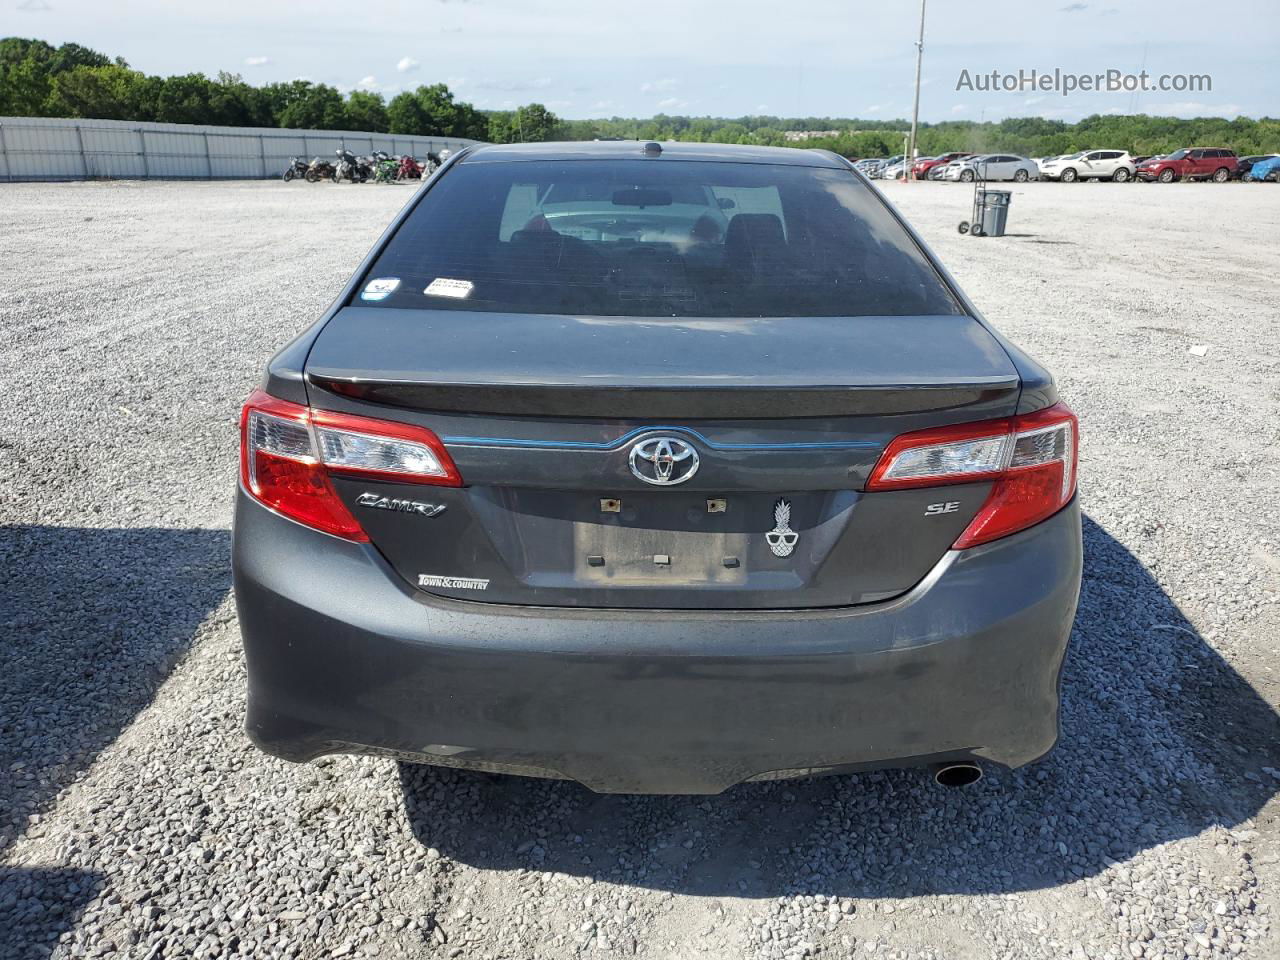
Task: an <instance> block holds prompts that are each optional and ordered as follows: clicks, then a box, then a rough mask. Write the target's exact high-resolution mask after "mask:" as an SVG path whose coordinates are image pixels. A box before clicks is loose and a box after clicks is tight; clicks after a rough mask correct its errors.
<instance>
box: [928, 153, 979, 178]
mask: <svg viewBox="0 0 1280 960" xmlns="http://www.w3.org/2000/svg"><path fill="white" fill-rule="evenodd" d="M967 159H969V158H968V157H962V158H960V159H959V160H952V161H951V162H950V163H944V164H940V165H938V166H936V167H934V168H933V169H932V170H930V171H929V179H930V180H958V179H959V176H958V174H959V171H960V166H961V164H963V163H964V162H965V160H967Z"/></svg>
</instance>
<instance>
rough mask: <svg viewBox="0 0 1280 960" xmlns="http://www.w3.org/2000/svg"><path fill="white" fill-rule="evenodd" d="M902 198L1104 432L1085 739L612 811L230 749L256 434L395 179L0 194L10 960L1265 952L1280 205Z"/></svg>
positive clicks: (1097, 477)
mask: <svg viewBox="0 0 1280 960" xmlns="http://www.w3.org/2000/svg"><path fill="white" fill-rule="evenodd" d="M884 189H885V190H886V192H888V193H889V194H890V196H891V197H892V198H893V199H894V201H895V202H897V203H899V204H900V206H901V207H902V209H903V210H904V211H905V212H906V213H907V215H908V216H909V217H910V218H911V219H912V221H913V222H914V223H915V224H916V225H917V226H918V227H919V228H920V229H921V230H922V231H923V232H924V234H925V236H926V238H927V239H928V240H929V241H930V242H931V243H933V244H934V245H935V249H937V250H938V251H939V253H940V254H941V255H942V257H943V259H944V261H945V262H947V263H948V264H949V265H950V266H951V268H952V269H953V271H954V272H955V273H956V275H957V277H958V279H959V280H960V281H961V283H963V284H964V285H965V286H966V288H967V290H968V291H969V292H970V293H971V294H972V295H973V296H974V298H975V299H976V300H977V301H978V302H979V303H980V304H982V305H983V306H984V308H985V309H986V310H987V311H988V316H989V317H990V318H991V319H992V320H993V321H995V322H996V323H997V324H998V325H999V326H1000V327H1001V328H1002V329H1003V330H1004V331H1005V332H1007V333H1008V334H1010V335H1011V336H1012V337H1013V338H1014V339H1015V340H1017V341H1018V342H1020V343H1021V344H1023V345H1024V346H1025V347H1027V348H1028V349H1029V350H1030V351H1031V352H1032V353H1034V354H1035V355H1036V356H1037V357H1039V358H1041V359H1042V360H1044V361H1046V362H1047V363H1048V364H1049V365H1050V366H1051V367H1052V368H1053V369H1054V370H1055V371H1056V372H1057V373H1058V375H1059V377H1060V383H1061V387H1062V390H1063V392H1064V394H1065V395H1066V396H1067V397H1068V398H1069V400H1070V402H1071V403H1072V404H1073V405H1074V406H1075V408H1076V409H1077V411H1078V412H1079V413H1080V415H1081V420H1082V429H1083V431H1084V456H1083V462H1082V467H1081V474H1082V497H1083V503H1084V506H1085V509H1086V513H1087V515H1088V518H1087V520H1086V529H1085V535H1086V541H1087V553H1088V556H1087V566H1086V575H1085V584H1084V594H1083V598H1082V604H1081V610H1080V617H1079V621H1078V624H1077V630H1076V636H1075V641H1074V645H1073V648H1072V653H1071V656H1070V658H1069V663H1068V665H1067V669H1066V675H1065V677H1064V688H1065V697H1066V699H1065V729H1064V739H1063V743H1062V745H1061V746H1060V747H1059V749H1058V750H1057V751H1056V752H1055V753H1054V754H1053V755H1052V756H1051V757H1050V758H1049V759H1048V760H1047V761H1045V762H1044V763H1042V764H1039V765H1036V766H1034V767H1031V768H1027V769H1024V770H1023V771H1019V772H1017V773H1012V774H1008V773H1005V774H999V773H997V774H994V775H991V776H989V777H988V778H987V779H986V780H984V781H983V782H982V783H981V784H979V785H978V786H977V787H974V788H970V789H968V790H965V791H953V792H946V791H942V790H941V789H939V788H936V787H934V786H933V785H931V784H930V783H929V782H928V781H927V780H926V778H925V777H923V776H922V775H921V774H920V773H918V772H910V771H905V772H886V773H869V774H864V775H860V776H847V777H837V778H829V779H825V780H814V781H802V782H794V783H777V784H762V785H751V786H744V787H739V788H736V789H734V790H731V791H729V792H728V793H726V794H725V795H723V796H720V797H712V798H663V797H656V798H655V797H650V798H629V797H601V796H596V795H593V794H590V793H588V792H587V791H585V790H583V789H582V788H580V787H577V786H575V785H573V784H564V783H555V782H544V781H525V780H520V779H515V778H501V777H487V776H482V775H471V774H462V773H458V772H453V771H447V770H435V769H429V768H418V767H411V766H404V767H399V766H397V765H396V764H395V763H394V762H392V761H389V760H381V759H368V758H365V759H354V758H331V759H327V760H324V761H321V762H319V763H316V764H313V765H309V766H301V767H300V766H291V765H288V764H285V763H282V762H279V761H276V760H272V759H269V758H267V757H265V756H263V755H261V754H259V753H258V752H257V751H256V750H254V749H253V748H252V747H251V746H250V745H249V744H248V742H247V741H246V739H245V737H244V735H243V733H242V731H241V723H242V717H243V710H244V700H243V688H244V671H243V664H242V660H241V656H240V651H239V646H238V639H237V634H236V624H235V614H234V607H233V605H232V603H231V600H230V597H229V596H228V589H229V578H228V573H227V561H228V551H229V534H228V525H229V520H230V501H231V491H232V488H233V483H234V474H235V455H234V454H235V413H236V410H237V408H238V405H239V403H240V401H241V400H242V399H243V398H244V396H245V395H246V394H247V393H248V391H249V389H250V388H251V387H252V385H253V384H254V383H255V381H256V379H257V376H258V373H259V369H260V366H261V363H262V361H263V360H264V359H265V358H266V356H267V355H268V353H269V352H270V351H271V350H272V349H273V348H274V347H275V346H276V345H279V344H280V343H282V342H284V341H285V340H287V339H288V338H289V337H290V336H291V335H292V334H293V333H294V332H295V331H296V330H297V329H298V328H300V327H301V326H303V325H304V324H306V323H307V322H308V321H309V320H310V319H312V318H313V317H314V316H315V315H316V313H317V312H318V311H319V310H321V309H322V308H323V306H324V305H325V304H326V302H327V301H328V299H329V298H330V297H332V296H333V295H334V294H335V293H336V292H337V290H338V288H339V286H340V284H341V283H342V281H343V280H344V279H345V278H346V276H347V274H348V273H349V271H350V270H351V269H352V268H353V266H354V265H355V263H356V262H357V260H358V258H359V257H360V256H361V254H362V253H363V252H364V251H365V249H366V248H367V247H368V245H369V244H370V243H371V242H372V241H373V239H374V238H375V237H376V235H377V233H378V232H379V230H380V229H381V225H382V224H383V223H385V222H386V220H387V219H388V218H389V217H390V215H391V214H392V212H393V211H394V210H395V209H396V208H397V207H398V206H399V205H400V204H401V203H402V202H403V201H404V200H405V199H406V198H407V196H408V189H407V188H403V187H391V186H386V187H382V186H372V185H370V186H363V187H356V186H349V185H344V186H340V187H333V186H331V185H327V184H322V185H317V186H307V185H303V184H291V185H284V184H279V183H233V184H203V183H201V184H166V183H144V184H139V183H93V184H59V185H36V184H21V185H6V186H0V195H2V196H3V203H0V263H2V264H3V267H0V270H2V271H3V279H4V282H3V283H2V284H0V330H3V335H4V341H3V348H2V349H0V382H2V383H4V384H5V386H6V389H5V398H6V406H5V414H4V419H3V423H2V425H0V525H3V526H0V559H2V561H3V563H2V564H0V624H3V626H2V627H0V630H2V631H3V632H2V633H0V956H3V957H6V958H7V957H22V958H27V957H32V958H34V957H57V958H63V957H82V956H109V955H114V956H124V957H138V958H149V960H154V958H159V957H170V958H172V957H229V956H253V957H274V956H282V957H307V958H310V957H330V956H332V957H343V956H347V957H356V956H378V957H398V956H407V957H431V958H436V957H442V958H450V957H465V958H468V960H470V958H486V957H491V958H499V957H502V958H512V960H516V958H520V960H524V958H531V957H535V956H536V957H539V958H568V957H577V956H589V957H595V956H600V957H612V956H618V957H630V956H638V957H651V958H688V957H733V958H739V957H748V958H755V957H763V958H783V957H788V958H790V957H802V956H814V955H816V956H820V957H821V956H832V957H862V956H867V957H879V958H895V960H906V958H913V960H952V958H961V960H968V958H993V960H995V958H1001V960H1003V958H1046V960H1048V958H1054V960H1057V958H1068V957H1069V958H1073V960H1077V958H1085V957H1089V958H1111V960H1124V958H1160V957H1164V958H1182V957H1196V958H1200V957H1232V956H1243V957H1253V958H1270V957H1275V956H1277V955H1280V941H1278V940H1277V935H1276V933H1275V930H1274V929H1273V926H1272V917H1273V914H1274V912H1275V911H1276V910H1277V908H1278V907H1280V824H1278V823H1277V813H1278V812H1280V804H1278V803H1277V800H1276V795H1277V792H1280V716H1278V714H1277V702H1278V701H1280V688H1278V687H1277V680H1276V670H1277V668H1278V666H1280V522H1278V521H1277V516H1278V513H1277V507H1276V505H1277V503H1280V496H1278V495H1280V455H1278V454H1277V449H1278V446H1277V440H1278V439H1280V437H1278V436H1277V434H1278V433H1280V346H1278V345H1280V310H1278V309H1277V308H1278V307H1280V296H1278V295H1277V288H1276V285H1275V279H1274V278H1275V277H1276V276H1278V275H1280V252H1278V251H1277V250H1276V249H1275V247H1274V245H1272V246H1271V247H1269V248H1267V249H1262V248H1261V247H1262V245H1261V244H1258V243H1257V242H1256V240H1257V239H1258V238H1261V237H1274V236H1276V235H1277V231H1278V228H1280V204H1277V203H1276V202H1275V201H1276V200H1278V199H1280V191H1277V190H1276V189H1268V187H1266V186H1261V185H1257V186H1251V185H1236V184H1230V185H1224V186H1218V185H1181V184H1177V185H1172V186H1169V187H1162V186H1155V185H1153V186H1146V185H1141V186H1139V185H1133V186H1123V187H1121V186H1118V185H1110V184H1101V185H1057V184H1028V185H1027V186H1025V187H1018V188H1015V192H1014V201H1013V207H1012V211H1011V227H1010V229H1011V230H1012V231H1013V233H1014V235H1013V236H1010V237H1008V238H1006V239H1004V240H993V239H974V238H968V237H960V236H959V235H958V234H957V233H956V231H955V224H956V223H957V222H958V221H959V220H960V219H961V218H962V217H963V216H965V214H966V211H967V209H968V204H969V191H968V190H967V189H965V188H963V187H960V186H953V185H949V184H917V185H910V186H907V185H900V184H887V185H885V186H884ZM1179 237H1188V238H1193V239H1192V240H1191V242H1189V243H1188V244H1187V245H1186V246H1185V247H1184V246H1183V245H1182V243H1181V241H1180V240H1179ZM1183 250H1185V254H1184V253H1183V252H1182V251H1183ZM1201 346H1203V347H1205V348H1207V349H1205V350H1203V351H1200V350H1198V349H1197V351H1196V353H1192V352H1189V351H1190V350H1191V348H1193V347H1197V348H1198V347H1201ZM1201 352H1202V353H1203V355H1202V356H1199V355H1196V354H1197V353H1201Z"/></svg>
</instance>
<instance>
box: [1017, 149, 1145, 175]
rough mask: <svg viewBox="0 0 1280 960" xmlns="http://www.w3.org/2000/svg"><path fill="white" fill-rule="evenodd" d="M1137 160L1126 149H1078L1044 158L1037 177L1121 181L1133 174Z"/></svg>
mask: <svg viewBox="0 0 1280 960" xmlns="http://www.w3.org/2000/svg"><path fill="white" fill-rule="evenodd" d="M1135 170H1137V164H1135V163H1134V162H1133V158H1132V157H1131V156H1129V152H1128V151H1127V150H1081V151H1080V152H1079V153H1073V154H1071V155H1070V156H1066V157H1059V158H1057V159H1054V160H1046V161H1045V162H1044V163H1042V164H1041V165H1040V179H1042V180H1061V181H1062V182H1063V183H1074V182H1075V181H1077V180H1114V181H1115V182H1116V183H1124V182H1126V181H1128V180H1131V179H1132V178H1133V174H1134V171H1135Z"/></svg>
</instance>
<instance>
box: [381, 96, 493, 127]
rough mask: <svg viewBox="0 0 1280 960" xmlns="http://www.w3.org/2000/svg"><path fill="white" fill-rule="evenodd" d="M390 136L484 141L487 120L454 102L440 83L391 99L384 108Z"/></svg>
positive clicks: (478, 113)
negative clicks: (401, 134) (466, 138)
mask: <svg viewBox="0 0 1280 960" xmlns="http://www.w3.org/2000/svg"><path fill="white" fill-rule="evenodd" d="M387 119H388V121H389V123H390V127H391V132H392V133H408V134H412V135H414V136H420V137H468V138H470V139H474V140H483V139H484V138H485V136H486V134H487V133H488V120H487V119H486V117H485V116H484V114H482V113H481V112H480V111H479V110H477V109H476V108H475V107H473V106H472V105H471V104H469V103H464V102H461V101H458V100H455V99H454V96H453V92H452V91H451V90H450V89H449V88H448V87H447V86H445V85H444V84H443V83H433V84H431V85H429V86H421V87H418V89H417V90H414V91H413V92H412V93H409V92H405V93H401V94H399V95H397V96H396V97H394V98H393V99H392V101H391V103H390V105H389V106H388V107H387Z"/></svg>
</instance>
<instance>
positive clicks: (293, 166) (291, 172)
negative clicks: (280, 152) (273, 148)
mask: <svg viewBox="0 0 1280 960" xmlns="http://www.w3.org/2000/svg"><path fill="white" fill-rule="evenodd" d="M306 175H307V161H305V160H303V159H302V158H301V157H290V158H289V166H288V167H286V168H285V171H284V182H285V183H288V182H289V181H290V180H293V179H294V178H295V177H305V176H306Z"/></svg>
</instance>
